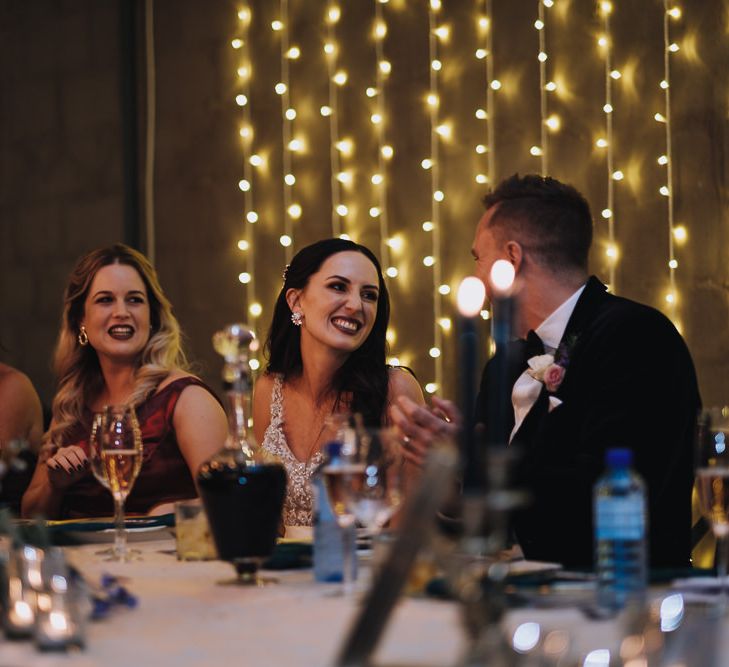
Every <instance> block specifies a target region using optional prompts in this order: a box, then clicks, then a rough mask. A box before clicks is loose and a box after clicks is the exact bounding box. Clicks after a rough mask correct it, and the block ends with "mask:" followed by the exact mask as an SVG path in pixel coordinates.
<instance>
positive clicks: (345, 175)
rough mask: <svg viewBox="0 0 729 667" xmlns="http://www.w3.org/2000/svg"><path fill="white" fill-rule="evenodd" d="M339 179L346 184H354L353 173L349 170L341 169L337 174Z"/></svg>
mask: <svg viewBox="0 0 729 667" xmlns="http://www.w3.org/2000/svg"><path fill="white" fill-rule="evenodd" d="M337 180H338V181H339V182H340V183H343V184H344V185H351V184H352V173H351V172H349V171H340V172H339V173H338V174H337Z"/></svg>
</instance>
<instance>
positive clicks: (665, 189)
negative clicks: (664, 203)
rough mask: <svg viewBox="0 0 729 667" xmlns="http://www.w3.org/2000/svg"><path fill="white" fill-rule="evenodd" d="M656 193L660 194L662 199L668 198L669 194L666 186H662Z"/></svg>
mask: <svg viewBox="0 0 729 667" xmlns="http://www.w3.org/2000/svg"><path fill="white" fill-rule="evenodd" d="M658 192H660V193H661V194H662V195H663V196H664V197H668V195H669V194H670V191H669V189H668V186H667V185H662V186H661V187H660V188H658Z"/></svg>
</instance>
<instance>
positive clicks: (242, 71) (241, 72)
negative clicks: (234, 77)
mask: <svg viewBox="0 0 729 667" xmlns="http://www.w3.org/2000/svg"><path fill="white" fill-rule="evenodd" d="M237 72H238V76H239V77H240V78H241V79H247V78H248V76H249V75H250V73H251V71H250V70H249V69H248V68H247V67H246V66H245V65H242V66H241V67H239V68H238V69H237Z"/></svg>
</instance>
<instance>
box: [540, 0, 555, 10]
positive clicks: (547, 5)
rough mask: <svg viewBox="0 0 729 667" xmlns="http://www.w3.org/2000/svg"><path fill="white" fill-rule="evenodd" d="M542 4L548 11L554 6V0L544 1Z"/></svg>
mask: <svg viewBox="0 0 729 667" xmlns="http://www.w3.org/2000/svg"><path fill="white" fill-rule="evenodd" d="M542 2H543V3H544V6H545V7H547V8H548V9H549V8H550V7H552V6H553V5H554V0H542Z"/></svg>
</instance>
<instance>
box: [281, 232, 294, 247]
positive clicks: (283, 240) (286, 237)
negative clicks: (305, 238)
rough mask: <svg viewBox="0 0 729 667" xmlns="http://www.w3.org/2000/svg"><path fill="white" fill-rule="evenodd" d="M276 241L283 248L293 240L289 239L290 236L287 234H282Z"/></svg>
mask: <svg viewBox="0 0 729 667" xmlns="http://www.w3.org/2000/svg"><path fill="white" fill-rule="evenodd" d="M278 242H279V243H280V244H281V245H282V246H283V247H284V248H288V247H289V246H290V245H291V243H292V242H293V241H292V240H291V237H290V236H289V235H288V234H283V235H282V236H281V237H279V239H278Z"/></svg>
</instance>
